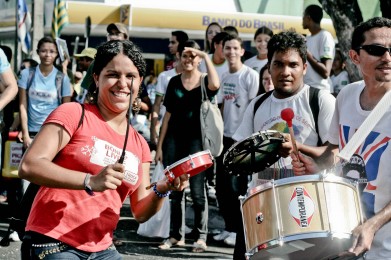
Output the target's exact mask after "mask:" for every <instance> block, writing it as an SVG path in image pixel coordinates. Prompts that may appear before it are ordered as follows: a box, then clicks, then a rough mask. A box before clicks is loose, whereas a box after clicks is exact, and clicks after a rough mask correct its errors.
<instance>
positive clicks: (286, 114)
mask: <svg viewBox="0 0 391 260" xmlns="http://www.w3.org/2000/svg"><path fill="white" fill-rule="evenodd" d="M294 116H295V113H294V112H293V110H292V109H291V108H289V107H288V108H285V109H283V110H281V118H282V119H283V120H284V121H286V124H287V125H288V129H289V135H290V136H291V141H292V145H293V150H294V152H295V154H296V156H297V159H299V150H297V145H296V140H295V135H294V133H293V127H292V119H293V118H294Z"/></svg>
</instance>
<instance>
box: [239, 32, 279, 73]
mask: <svg viewBox="0 0 391 260" xmlns="http://www.w3.org/2000/svg"><path fill="white" fill-rule="evenodd" d="M272 36H273V31H272V30H270V29H269V28H267V27H266V26H262V27H259V28H258V29H257V30H256V31H255V34H254V42H255V48H256V49H257V53H258V54H257V55H255V56H254V57H252V58H250V59H248V60H246V61H245V62H244V64H245V65H247V66H249V67H250V68H252V69H254V70H255V71H256V72H258V73H259V72H260V71H261V68H262V67H263V66H265V65H266V63H267V43H268V42H269V40H270V38H271V37H272Z"/></svg>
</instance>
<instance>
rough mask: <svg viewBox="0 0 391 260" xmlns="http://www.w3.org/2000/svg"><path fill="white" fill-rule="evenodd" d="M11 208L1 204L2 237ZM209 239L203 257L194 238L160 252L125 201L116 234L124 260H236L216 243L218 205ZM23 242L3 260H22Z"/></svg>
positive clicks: (0, 251)
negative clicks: (194, 246)
mask: <svg viewBox="0 0 391 260" xmlns="http://www.w3.org/2000/svg"><path fill="white" fill-rule="evenodd" d="M191 205H192V204H191V202H189V201H188V202H187V203H186V224H187V226H188V227H190V228H191V227H192V226H193V220H194V218H193V216H194V212H193V209H192V207H191ZM8 214H9V213H8V205H7V204H0V237H1V238H2V237H3V236H4V235H5V232H6V230H7V228H8V222H9V221H8ZM208 224H209V227H208V228H209V235H208V241H207V244H208V248H207V250H206V251H205V252H203V253H193V252H192V251H191V250H192V244H193V242H194V240H193V239H191V237H186V245H185V246H183V247H173V248H171V249H169V250H159V249H158V245H159V244H160V243H161V242H162V240H163V239H161V238H147V237H142V236H139V235H138V234H137V233H136V232H137V228H138V225H139V224H138V223H137V222H136V221H135V219H134V218H133V217H132V215H131V211H130V207H129V201H125V203H124V205H123V207H122V209H121V218H120V221H119V223H118V226H117V230H116V231H115V235H116V237H117V238H118V239H121V240H122V241H124V245H123V246H120V247H117V250H118V251H119V252H120V253H121V255H122V256H123V259H125V260H126V259H139V260H167V259H197V260H198V259H199V260H203V259H209V260H210V259H232V255H233V248H232V247H229V246H227V245H225V244H224V243H223V242H222V241H221V242H217V241H214V240H213V238H212V237H213V235H214V233H215V231H217V230H222V229H223V228H224V221H223V219H222V217H221V216H220V215H219V212H218V208H217V206H216V202H215V201H214V200H211V201H210V205H209V223H208ZM20 245H21V242H11V243H10V246H8V247H0V260H16V259H18V260H19V259H20Z"/></svg>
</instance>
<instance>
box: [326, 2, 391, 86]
mask: <svg viewBox="0 0 391 260" xmlns="http://www.w3.org/2000/svg"><path fill="white" fill-rule="evenodd" d="M379 1H380V10H381V12H382V16H383V17H387V18H391V0H379ZM319 3H320V4H321V5H322V7H323V9H324V11H325V12H326V13H327V14H328V15H329V16H330V18H331V20H332V21H333V25H334V28H335V32H336V35H337V39H338V42H339V45H340V48H341V50H342V53H345V54H348V53H349V49H350V45H351V39H352V32H353V30H354V28H355V27H356V26H357V25H358V24H359V23H361V22H362V21H363V16H362V13H361V10H360V7H359V5H358V2H357V0H319ZM346 61H347V62H346V63H347V64H346V70H347V71H348V73H349V76H350V78H351V80H352V81H357V80H360V79H361V75H360V74H359V72H358V70H357V68H356V66H355V65H354V64H353V63H352V62H351V60H350V59H349V58H348V59H346Z"/></svg>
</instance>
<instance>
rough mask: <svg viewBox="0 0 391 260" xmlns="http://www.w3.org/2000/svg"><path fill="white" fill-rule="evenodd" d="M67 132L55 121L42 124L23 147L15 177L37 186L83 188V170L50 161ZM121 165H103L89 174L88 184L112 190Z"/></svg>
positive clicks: (66, 139)
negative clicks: (28, 145) (27, 144)
mask: <svg viewBox="0 0 391 260" xmlns="http://www.w3.org/2000/svg"><path fill="white" fill-rule="evenodd" d="M69 140H70V135H69V134H68V132H67V131H66V130H65V129H64V128H63V127H62V126H60V125H58V124H53V123H49V124H45V125H43V126H42V128H41V130H40V131H39V133H38V134H37V135H36V137H35V138H34V143H33V144H32V145H31V146H30V147H29V149H27V151H26V153H25V154H24V156H23V159H22V161H21V163H20V165H19V176H20V177H21V178H23V179H26V180H28V181H31V182H33V183H35V184H38V185H43V186H46V187H51V188H65V189H75V190H83V189H84V179H85V178H86V175H87V173H86V172H79V171H74V170H70V169H67V168H64V167H61V166H59V165H57V164H55V163H53V162H52V160H53V159H54V157H55V156H56V155H57V154H58V152H59V151H60V150H61V149H63V148H64V147H65V146H66V145H67V144H68V142H69ZM123 172H124V166H123V165H122V164H119V163H115V164H112V165H108V166H106V167H104V168H103V169H102V170H101V171H100V172H99V174H97V175H92V176H91V178H90V182H89V185H90V186H91V188H92V190H93V191H104V190H107V189H113V190H115V189H116V188H117V187H118V186H120V185H121V183H122V179H123V178H124V174H123Z"/></svg>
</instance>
